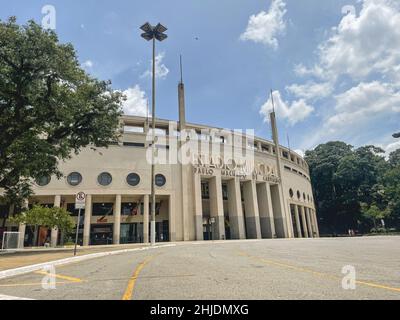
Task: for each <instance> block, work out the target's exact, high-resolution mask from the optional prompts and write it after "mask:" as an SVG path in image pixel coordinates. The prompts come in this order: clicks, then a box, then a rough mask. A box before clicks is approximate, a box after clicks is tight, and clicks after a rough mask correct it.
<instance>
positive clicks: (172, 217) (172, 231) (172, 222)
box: [169, 194, 176, 242]
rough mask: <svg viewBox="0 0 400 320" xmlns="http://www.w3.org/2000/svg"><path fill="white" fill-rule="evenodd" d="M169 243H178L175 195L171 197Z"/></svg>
mask: <svg viewBox="0 0 400 320" xmlns="http://www.w3.org/2000/svg"><path fill="white" fill-rule="evenodd" d="M169 241H170V242H174V241H176V222H175V195H174V194H171V195H170V196H169Z"/></svg>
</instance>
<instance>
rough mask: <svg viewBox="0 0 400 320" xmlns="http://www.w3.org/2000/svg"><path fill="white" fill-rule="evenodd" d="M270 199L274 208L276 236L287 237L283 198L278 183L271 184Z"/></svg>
mask: <svg viewBox="0 0 400 320" xmlns="http://www.w3.org/2000/svg"><path fill="white" fill-rule="evenodd" d="M271 199H272V207H273V210H274V222H275V232H276V235H277V236H278V238H287V237H288V231H287V223H286V216H285V209H284V206H283V199H282V193H281V187H280V186H279V185H273V186H271Z"/></svg>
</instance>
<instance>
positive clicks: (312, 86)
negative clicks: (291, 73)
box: [286, 82, 333, 100]
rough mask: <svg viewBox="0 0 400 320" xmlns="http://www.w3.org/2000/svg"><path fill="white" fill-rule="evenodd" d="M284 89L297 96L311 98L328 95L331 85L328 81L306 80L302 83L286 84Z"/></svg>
mask: <svg viewBox="0 0 400 320" xmlns="http://www.w3.org/2000/svg"><path fill="white" fill-rule="evenodd" d="M286 90H287V91H288V92H289V93H291V94H293V95H294V96H295V97H297V98H302V99H305V100H313V99H320V98H325V97H327V96H329V95H330V94H331V93H332V91H333V86H332V84H331V83H329V82H325V83H315V82H307V83H306V84H303V85H299V84H292V85H290V86H287V87H286Z"/></svg>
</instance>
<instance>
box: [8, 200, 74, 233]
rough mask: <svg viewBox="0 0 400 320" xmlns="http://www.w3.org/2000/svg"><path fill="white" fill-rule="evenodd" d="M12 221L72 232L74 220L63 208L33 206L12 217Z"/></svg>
mask: <svg viewBox="0 0 400 320" xmlns="http://www.w3.org/2000/svg"><path fill="white" fill-rule="evenodd" d="M10 220H11V222H12V223H16V224H26V225H29V226H42V227H46V228H49V229H53V228H57V229H58V230H61V231H64V232H66V233H68V232H72V231H73V229H74V226H75V222H74V220H73V219H72V217H71V216H70V213H69V212H68V211H67V210H65V209H63V208H57V207H54V208H46V207H42V206H33V208H32V209H30V210H27V211H24V212H22V213H20V214H18V215H16V216H14V217H12V218H10Z"/></svg>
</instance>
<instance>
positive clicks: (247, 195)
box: [243, 181, 261, 239]
mask: <svg viewBox="0 0 400 320" xmlns="http://www.w3.org/2000/svg"><path fill="white" fill-rule="evenodd" d="M243 195H244V208H245V216H246V228H247V238H249V239H261V227H260V214H259V211H258V202H257V189H256V183H255V181H247V182H245V183H244V184H243Z"/></svg>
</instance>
